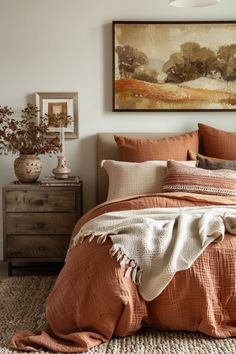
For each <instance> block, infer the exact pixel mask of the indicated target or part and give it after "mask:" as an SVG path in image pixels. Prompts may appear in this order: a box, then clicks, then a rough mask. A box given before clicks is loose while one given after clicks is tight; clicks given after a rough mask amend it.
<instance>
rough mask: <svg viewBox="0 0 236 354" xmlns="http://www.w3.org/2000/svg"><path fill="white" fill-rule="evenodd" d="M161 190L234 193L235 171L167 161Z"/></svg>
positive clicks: (215, 193) (235, 191)
mask: <svg viewBox="0 0 236 354" xmlns="http://www.w3.org/2000/svg"><path fill="white" fill-rule="evenodd" d="M163 192H189V193H201V194H213V195H222V196H227V195H228V196H232V195H236V172H234V171H231V170H214V171H211V170H204V169H202V168H196V167H190V166H185V165H183V164H181V163H178V162H175V161H168V162H167V170H166V177H165V180H164V184H163Z"/></svg>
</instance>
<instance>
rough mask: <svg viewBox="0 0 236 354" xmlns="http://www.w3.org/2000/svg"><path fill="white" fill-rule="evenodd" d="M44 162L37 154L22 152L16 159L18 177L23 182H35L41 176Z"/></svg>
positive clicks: (15, 169)
mask: <svg viewBox="0 0 236 354" xmlns="http://www.w3.org/2000/svg"><path fill="white" fill-rule="evenodd" d="M41 169H42V162H41V160H40V158H39V157H38V156H36V155H33V154H32V155H27V154H21V155H20V156H19V157H17V158H16V159H15V161H14V171H15V175H16V178H17V179H18V180H19V181H20V182H21V183H34V182H36V181H37V179H38V178H39V175H40V172H41Z"/></svg>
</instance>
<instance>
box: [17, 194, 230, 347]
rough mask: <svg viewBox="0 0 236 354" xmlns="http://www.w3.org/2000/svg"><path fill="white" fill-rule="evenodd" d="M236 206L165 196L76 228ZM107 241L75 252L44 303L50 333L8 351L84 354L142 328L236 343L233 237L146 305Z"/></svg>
mask: <svg viewBox="0 0 236 354" xmlns="http://www.w3.org/2000/svg"><path fill="white" fill-rule="evenodd" d="M211 204H212V205H214V204H218V205H219V204H227V205H229V204H231V205H232V204H234V205H235V204H236V199H235V198H219V197H214V196H203V195H193V194H182V193H169V194H168V193H165V194H162V195H152V196H151V195H150V196H143V197H141V196H140V197H136V198H134V197H133V198H127V199H126V200H119V201H116V202H110V203H105V204H102V205H100V206H99V207H96V208H95V209H93V210H91V211H90V212H88V213H87V214H86V215H85V216H84V217H83V218H82V219H81V220H80V221H79V222H78V224H77V225H76V227H75V230H74V235H75V234H76V232H77V231H78V230H79V228H80V227H81V226H82V225H83V224H84V223H85V222H86V221H88V220H90V219H91V218H93V217H95V216H98V215H101V214H102V213H104V212H108V211H114V210H129V209H143V208H154V207H183V206H194V205H195V206H203V205H211ZM110 247H111V243H110V241H106V243H105V244H102V245H98V244H97V243H96V242H95V241H93V242H91V243H89V242H88V241H87V240H86V241H85V242H84V243H82V244H80V245H78V246H76V247H75V248H72V249H71V250H70V252H69V255H68V259H67V262H66V264H65V266H64V268H63V269H62V271H61V273H60V275H59V276H58V279H57V281H56V284H55V286H54V289H53V290H52V292H51V294H50V295H49V297H48V300H47V306H46V314H47V319H48V323H49V329H47V330H44V331H42V332H40V333H37V334H34V333H32V332H30V331H24V332H19V333H17V334H16V335H15V336H14V337H13V338H12V340H11V347H13V348H15V349H21V350H39V349H40V348H42V347H47V348H49V349H51V350H53V351H56V352H83V351H86V350H87V349H88V348H91V347H93V346H96V345H99V344H101V343H103V342H106V341H108V340H109V339H110V338H111V337H112V335H116V336H126V335H128V334H131V333H134V332H136V331H138V330H139V329H140V328H142V327H146V328H147V327H148V328H152V329H157V330H158V329H162V330H165V329H168V330H187V331H200V332H202V333H205V334H208V335H210V336H214V337H222V338H226V337H229V336H235V335H236V237H235V236H230V235H226V236H225V239H224V240H223V241H222V242H219V243H214V244H211V245H210V246H209V247H208V248H207V249H206V250H205V251H204V253H203V254H202V255H201V256H200V257H199V258H198V259H197V260H196V261H195V263H194V264H193V266H192V267H191V268H190V269H188V270H185V271H181V272H178V273H176V275H175V277H174V278H173V280H172V281H171V283H170V284H169V285H168V286H167V288H166V289H165V290H164V291H163V292H162V293H161V295H159V296H158V297H157V298H156V299H155V300H153V301H151V302H145V301H144V300H143V299H142V298H141V297H140V296H139V293H138V290H137V286H136V285H134V284H133V283H132V281H131V280H130V279H127V278H125V277H124V271H125V269H124V268H121V267H120V265H119V264H118V263H117V261H116V260H115V259H114V258H111V257H110V255H109V252H108V251H109V248H110Z"/></svg>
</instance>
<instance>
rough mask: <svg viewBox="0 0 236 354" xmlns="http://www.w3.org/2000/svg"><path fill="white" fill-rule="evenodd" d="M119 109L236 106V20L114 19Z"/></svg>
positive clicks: (115, 97)
mask: <svg viewBox="0 0 236 354" xmlns="http://www.w3.org/2000/svg"><path fill="white" fill-rule="evenodd" d="M113 111H126V112H127V111H236V21H220V22H219V21H218V22H213V21H208V22H146V21H145V22H144V21H142V22H140V21H139V22H137V21H114V22H113Z"/></svg>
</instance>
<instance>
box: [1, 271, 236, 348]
mask: <svg viewBox="0 0 236 354" xmlns="http://www.w3.org/2000/svg"><path fill="white" fill-rule="evenodd" d="M53 282H54V278H53V277H36V276H34V277H29V276H28V277H12V278H8V279H6V280H3V281H2V282H0V354H3V353H4V354H16V353H17V352H16V351H12V350H10V349H9V348H8V342H9V339H10V337H11V336H12V335H13V334H14V333H15V332H16V331H18V330H20V329H33V330H37V329H40V328H45V326H46V319H45V314H44V305H45V300H46V297H47V295H48V293H49V291H50V289H51V287H52V285H53ZM19 353H22V352H19ZM39 353H41V354H45V353H51V352H49V351H47V350H45V351H40V352H39ZM87 353H88V354H218V353H219V354H236V338H229V339H214V338H211V337H207V336H204V335H202V334H200V333H188V332H143V333H141V334H137V335H133V336H129V337H126V338H114V339H112V340H111V341H110V342H109V343H107V344H102V345H100V346H99V347H96V348H93V349H92V350H90V351H88V352H87Z"/></svg>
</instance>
